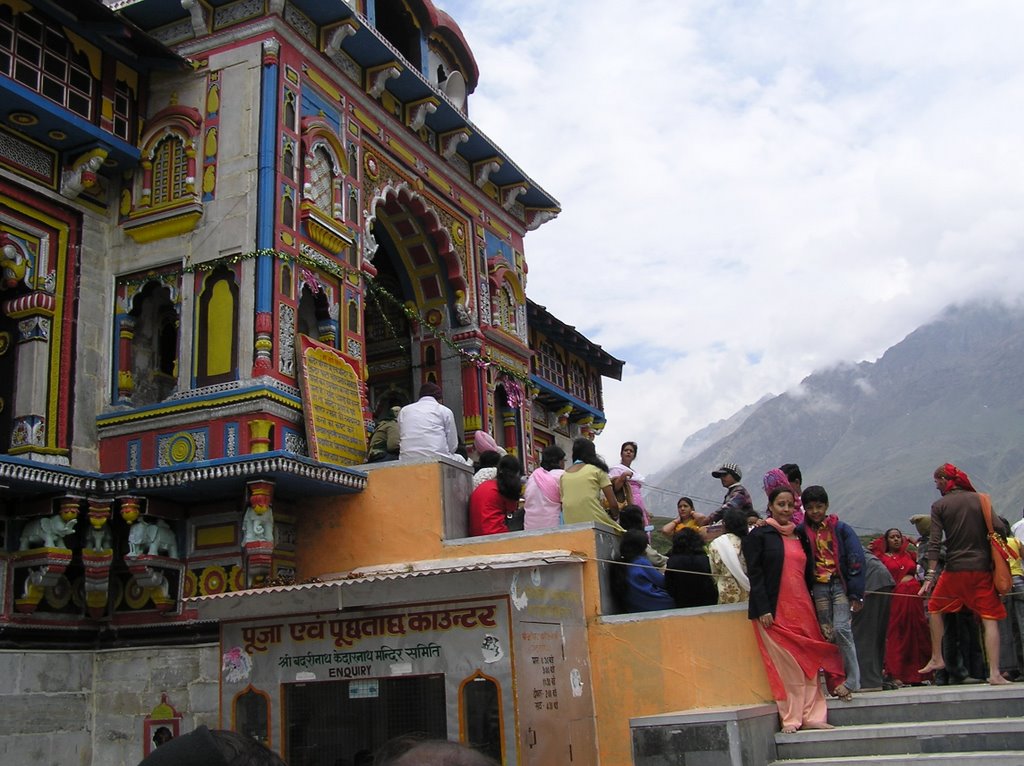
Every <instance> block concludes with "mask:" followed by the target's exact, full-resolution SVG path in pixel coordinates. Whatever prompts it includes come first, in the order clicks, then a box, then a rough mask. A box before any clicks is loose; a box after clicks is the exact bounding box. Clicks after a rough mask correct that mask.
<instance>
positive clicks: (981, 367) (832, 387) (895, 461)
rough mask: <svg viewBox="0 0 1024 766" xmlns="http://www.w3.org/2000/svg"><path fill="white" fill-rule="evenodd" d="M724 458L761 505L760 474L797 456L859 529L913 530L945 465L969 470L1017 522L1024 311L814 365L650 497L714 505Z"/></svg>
mask: <svg viewBox="0 0 1024 766" xmlns="http://www.w3.org/2000/svg"><path fill="white" fill-rule="evenodd" d="M722 460H733V461H735V462H737V463H738V464H739V465H740V466H741V467H742V468H743V470H744V473H745V475H744V484H745V486H746V487H747V488H748V489H749V490H750V491H751V495H752V496H753V498H754V503H755V506H756V507H758V508H763V506H764V505H765V497H764V493H763V492H762V490H761V477H762V476H763V475H764V473H765V471H767V470H768V469H769V468H772V467H774V466H778V465H780V464H782V463H787V462H794V463H798V464H799V465H800V467H801V469H802V471H803V475H804V486H808V485H810V484H822V485H824V486H825V488H826V489H827V490H828V491H829V496H830V498H831V501H832V503H831V506H832V510H834V511H835V512H837V513H839V514H840V515H841V517H842V518H844V519H845V520H846V521H848V522H849V523H851V524H853V525H854V526H855V527H856V528H858V530H859V531H862V532H864V533H867V532H869V531H880V530H883V529H885V528H887V527H890V526H896V527H899V528H901V529H903V530H905V531H907V530H910V529H911V526H910V524H909V521H908V519H909V517H910V516H911V515H913V514H915V513H927V511H928V508H929V507H930V505H931V503H932V502H933V501H934V500H935V499H936V498H937V497H938V495H937V493H936V492H935V488H934V485H933V484H932V481H931V474H932V471H933V470H934V469H935V468H936V467H937V466H938V465H940V464H941V463H944V462H947V461H949V462H953V463H956V464H957V465H958V466H959V467H960V468H962V469H963V470H965V471H966V472H967V473H968V474H969V475H970V476H971V479H972V480H973V482H974V484H975V486H976V487H977V488H978V489H979V490H980V491H985V492H990V493H991V494H992V496H993V501H994V503H995V507H996V511H997V512H998V513H999V514H1000V515H1003V516H1006V517H1007V518H1008V519H1010V520H1011V521H1014V520H1016V519H1017V518H1020V515H1021V511H1020V509H1021V505H1022V503H1024V312H1022V311H1021V310H1020V309H1009V308H1005V307H995V308H988V307H979V306H969V307H960V308H952V309H949V310H947V311H946V312H945V313H944V314H943V315H942V317H941V318H940V319H938V320H937V321H935V322H933V323H931V324H928V325H925V326H924V327H921V328H919V329H918V330H916V331H914V332H913V333H911V334H910V335H908V336H907V337H906V338H905V339H904V340H903V341H901V342H900V343H898V344H896V345H895V346H893V347H892V348H890V349H889V350H888V351H886V352H885V354H883V356H882V357H881V358H880V359H878V361H876V362H873V363H872V362H862V363H859V364H856V365H843V366H839V367H835V368H832V369H829V370H824V371H821V372H816V373H814V374H812V375H810V376H808V377H807V378H805V379H804V380H803V381H802V383H801V384H800V386H799V387H798V388H797V389H796V390H794V391H791V392H787V393H785V394H782V395H780V396H776V397H773V398H771V399H769V400H767V401H764V402H763V403H762V404H760V406H757V407H756V408H755V409H754V411H753V412H750V413H749V414H748V415H747V417H746V418H745V419H744V420H743V421H742V423H741V424H740V425H739V427H738V428H736V429H735V430H734V431H733V432H732V433H730V434H728V435H726V436H725V437H723V438H721V439H719V440H717V441H716V442H714V443H713V444H711V445H710V446H708V447H707V448H706V449H704V450H703V451H701V452H700V453H699V454H698V455H696V456H694V457H691V458H689V459H687V460H680V461H677V462H676V463H675V464H673V465H670V466H668V467H667V468H665V469H663V470H661V471H658V472H657V473H655V474H653V475H652V476H651V477H650V480H649V484H651V485H652V486H654V487H659V488H662V489H663V490H666V491H652V492H651V493H649V505H651V506H652V507H653V509H654V511H655V513H657V514H658V515H663V516H667V515H671V514H672V513H673V509H674V505H675V498H676V497H678V496H679V495H681V494H689V495H691V496H693V497H694V499H695V500H696V499H698V498H700V499H701V500H699V501H698V503H697V505H698V510H707V509H708V508H709V507H712V506H713V501H715V500H717V498H719V497H720V496H721V494H722V488H721V486H720V484H719V483H718V481H717V480H716V479H713V478H712V477H711V475H710V471H711V470H712V468H713V467H714V466H715V465H716V464H717V463H718V462H720V461H722Z"/></svg>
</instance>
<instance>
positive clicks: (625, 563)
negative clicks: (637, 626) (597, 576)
mask: <svg viewBox="0 0 1024 766" xmlns="http://www.w3.org/2000/svg"><path fill="white" fill-rule="evenodd" d="M646 551H647V533H646V532H644V531H642V530H639V529H629V530H627V531H626V532H625V533H623V535H622V539H621V540H619V552H618V555H616V556H615V561H618V562H621V563H618V564H612V568H611V569H610V570H609V572H608V580H609V585H610V586H611V592H612V598H613V599H614V600H615V603H616V605H617V607H618V610H619V611H620V612H628V611H629V599H628V598H627V596H628V595H629V562H631V561H633V560H634V559H635V558H637V557H638V556H642V555H643V554H644V553H645V552H646Z"/></svg>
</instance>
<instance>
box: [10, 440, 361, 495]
mask: <svg viewBox="0 0 1024 766" xmlns="http://www.w3.org/2000/svg"><path fill="white" fill-rule="evenodd" d="M254 479H268V480H271V481H273V482H274V483H275V496H276V497H278V498H281V499H290V498H296V499H298V498H303V497H330V496H337V495H345V494H353V493H356V492H361V491H362V490H364V489H365V488H366V480H367V475H366V473H365V472H363V471H360V470H357V469H355V468H349V467H343V466H334V465H330V464H327V463H319V462H317V461H314V460H310V459H309V458H305V457H301V456H298V455H294V454H292V453H289V452H282V451H276V452H264V453H258V454H251V455H242V456H237V457H231V458H223V459H219V460H206V461H202V462H196V463H186V464H182V465H175V466H170V467H165V468H157V469H153V470H147V471H126V472H122V473H106V474H104V473H94V472H89V471H80V470H76V469H73V468H68V467H65V466H59V465H52V464H49V463H41V462H37V461H34V460H28V459H26V458H20V457H16V456H11V455H0V484H2V485H3V490H2V491H3V493H4V494H5V495H8V496H10V497H16V498H39V497H46V496H52V495H55V494H72V495H79V494H80V495H108V496H115V495H138V496H141V497H159V498H164V499H167V500H170V501H173V502H196V501H200V500H201V501H203V502H209V501H216V500H220V499H226V498H237V497H240V496H243V495H244V491H245V485H246V483H247V482H249V481H252V480H254Z"/></svg>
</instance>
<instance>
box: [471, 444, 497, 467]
mask: <svg viewBox="0 0 1024 766" xmlns="http://www.w3.org/2000/svg"><path fill="white" fill-rule="evenodd" d="M500 460H501V453H500V452H495V451H494V450H492V449H489V450H487V451H486V452H481V453H480V459H479V460H478V461H477V463H476V468H475V470H477V471H479V470H480V469H481V468H494V467H495V466H496V465H498V462H499V461H500Z"/></svg>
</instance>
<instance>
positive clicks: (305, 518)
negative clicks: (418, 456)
mask: <svg viewBox="0 0 1024 766" xmlns="http://www.w3.org/2000/svg"><path fill="white" fill-rule="evenodd" d="M441 480H442V473H441V467H440V466H439V465H438V464H437V463H420V464H414V465H399V464H397V463H396V464H395V465H394V466H393V467H392V466H389V467H387V468H380V469H377V470H374V471H371V472H370V474H369V478H368V480H367V482H366V489H365V490H364V491H362V492H360V493H359V494H356V495H343V496H341V497H334V498H328V499H326V500H323V501H319V500H318V501H316V502H313V503H310V504H309V505H308V506H306V507H305V508H301V509H300V510H299V511H298V512H297V513H296V534H297V536H298V541H299V542H298V546H297V551H296V567H297V573H296V576H297V578H298V579H299V580H300V581H301V580H305V579H308V578H310V577H322V576H323V575H325V574H330V573H334V572H347V571H349V570H352V569H356V568H358V567H365V566H373V565H377V564H388V563H393V562H399V561H401V562H408V561H422V560H429V559H437V558H441V538H442V526H441V497H442V486H441Z"/></svg>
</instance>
